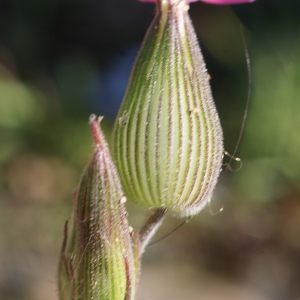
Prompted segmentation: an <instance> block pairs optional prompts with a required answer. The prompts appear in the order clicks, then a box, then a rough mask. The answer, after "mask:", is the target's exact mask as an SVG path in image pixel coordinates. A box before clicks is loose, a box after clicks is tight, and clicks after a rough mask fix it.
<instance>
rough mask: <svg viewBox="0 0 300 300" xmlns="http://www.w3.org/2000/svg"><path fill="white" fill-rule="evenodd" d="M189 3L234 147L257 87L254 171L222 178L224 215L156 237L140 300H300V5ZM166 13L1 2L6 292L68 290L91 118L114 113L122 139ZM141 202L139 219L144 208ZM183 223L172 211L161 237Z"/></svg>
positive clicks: (8, 295) (219, 193) (119, 3)
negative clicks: (125, 111) (63, 266)
mask: <svg viewBox="0 0 300 300" xmlns="http://www.w3.org/2000/svg"><path fill="white" fill-rule="evenodd" d="M190 13H191V17H192V20H193V23H194V25H195V28H196V31H197V34H198V37H199V40H200V44H201V47H202V52H203V54H204V56H205V59H206V62H207V67H208V70H209V74H210V76H211V85H212V89H213V94H214V98H215V101H216V105H217V108H218V111H219V113H220V117H221V121H222V125H223V130H224V134H225V147H226V150H227V151H228V152H229V153H232V152H233V151H234V148H235V145H236V142H237V139H238V133H239V130H240V127H241V123H242V119H243V114H244V107H245V103H246V100H247V93H248V90H249V89H250V90H251V103H250V109H249V114H248V119H247V122H246V126H245V130H244V135H243V138H242V142H241V145H240V147H239V150H238V152H237V155H238V156H239V157H241V158H242V161H243V168H242V169H241V170H240V171H239V172H227V173H225V174H224V175H222V176H221V180H220V183H219V185H218V187H217V189H216V192H215V194H214V197H213V199H212V202H211V209H212V210H213V211H218V210H219V208H220V207H222V205H224V211H223V212H222V213H219V214H217V215H215V216H211V214H210V213H209V209H208V208H206V209H205V210H203V211H202V212H201V213H200V214H199V215H198V216H195V217H194V218H193V219H192V220H190V221H189V222H188V223H187V224H185V225H184V226H182V227H181V228H180V229H178V230H177V231H176V232H175V233H173V234H171V235H170V236H168V237H167V238H165V239H164V240H162V241H160V242H159V243H157V244H155V245H153V246H151V247H149V249H148V251H147V252H146V254H145V258H144V261H143V267H142V277H141V282H140V287H139V293H138V300H166V299H170V300H181V299H189V300H196V299H197V300H198V299H206V300H214V299H215V300H219V299H222V300H224V299H239V300H246V299H249V300H250V299H251V300H256V299H270V300H285V299H288V300H296V299H300V285H299V282H300V202H299V198H300V186H299V181H300V18H299V16H300V2H299V1H296V0H286V1H282V0H256V2H255V3H252V4H246V5H237V6H234V7H229V6H226V7H225V6H213V5H207V4H203V3H193V4H192V5H191V9H190ZM153 16H154V5H153V4H145V3H144V4H142V3H139V2H138V1H137V0H85V1H83V0H44V1H40V0H6V1H5V0H1V1H0V178H1V181H0V300H40V299H43V300H56V299H57V291H56V289H57V288H56V272H57V264H58V256H59V250H60V245H61V240H62V231H63V225H64V222H65V220H66V219H68V218H69V215H70V211H71V206H72V202H73V199H72V190H73V188H74V187H75V186H76V184H77V183H78V180H79V176H80V172H81V170H82V168H83V167H84V166H85V164H86V163H87V162H88V160H89V157H90V153H91V144H92V140H91V136H90V133H89V127H88V117H89V115H90V114H91V113H96V114H98V115H104V116H105V121H104V123H103V124H104V130H105V133H106V134H107V138H108V139H109V135H110V131H111V126H112V123H113V120H114V118H115V116H116V113H117V110H118V107H119V105H120V102H121V100H122V97H123V94H124V91H125V87H126V84H127V80H128V76H129V73H130V69H131V67H132V64H133V61H134V59H135V56H136V53H137V51H138V49H139V46H140V44H141V41H142V39H143V36H144V34H145V31H146V29H147V27H148V25H149V23H150V22H151V19H152V18H153ZM241 28H242V31H243V34H242V33H241ZM243 36H244V39H245V42H246V44H247V46H246V47H247V51H249V54H250V58H251V75H252V83H251V85H250V86H249V82H248V79H249V75H248V71H247V64H246V60H245V52H246V50H245V46H244V45H243ZM226 159H227V160H228V158H225V160H226ZM232 167H233V168H235V167H236V168H237V167H238V165H235V164H234V163H233V165H232ZM129 210H130V220H131V224H132V226H133V227H134V228H137V229H138V228H139V227H140V226H141V224H142V222H143V220H144V218H145V211H143V210H140V209H139V208H137V207H134V206H130V207H129ZM180 222H181V221H180V220H177V219H174V218H171V217H170V218H168V220H167V221H166V223H165V225H164V226H163V227H162V228H161V230H160V232H159V233H158V235H157V238H159V237H160V236H163V235H164V234H166V233H168V232H170V231H171V230H172V229H173V228H174V227H176V226H177V225H178V224H179V223H180Z"/></svg>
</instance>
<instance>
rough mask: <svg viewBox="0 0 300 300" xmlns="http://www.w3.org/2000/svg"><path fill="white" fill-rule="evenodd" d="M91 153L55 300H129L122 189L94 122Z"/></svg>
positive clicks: (131, 267)
mask: <svg viewBox="0 0 300 300" xmlns="http://www.w3.org/2000/svg"><path fill="white" fill-rule="evenodd" d="M91 128H92V132H93V136H94V140H95V147H94V154H93V157H92V159H91V162H90V164H89V165H88V167H87V168H86V170H85V171H84V173H83V176H82V179H81V183H80V185H79V189H78V193H77V195H76V201H75V207H74V219H75V220H76V221H75V222H74V223H73V224H72V225H73V229H72V230H71V234H70V236H68V230H67V228H66V229H65V239H64V243H63V249H62V254H61V261H60V268H59V294H60V300H91V299H93V300H132V299H134V293H135V286H136V270H135V262H134V257H133V252H132V242H131V237H130V230H129V225H128V223H127V213H126V211H125V207H124V202H125V200H126V198H125V197H124V195H123V192H122V189H121V184H120V181H119V177H118V174H117V171H116V169H115V166H114V163H113V162H112V160H111V157H110V154H109V151H108V147H107V144H106V142H105V140H104V137H103V134H102V132H101V131H100V129H99V125H98V123H97V121H96V120H95V118H94V117H92V119H91Z"/></svg>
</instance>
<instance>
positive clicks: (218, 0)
mask: <svg viewBox="0 0 300 300" xmlns="http://www.w3.org/2000/svg"><path fill="white" fill-rule="evenodd" d="M139 1H140V2H156V1H157V0H139ZM197 1H201V2H205V3H209V4H217V5H231V4H242V3H250V2H254V1H255V0H189V2H197Z"/></svg>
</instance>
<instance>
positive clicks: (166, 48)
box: [113, 0, 223, 216]
mask: <svg viewBox="0 0 300 300" xmlns="http://www.w3.org/2000/svg"><path fill="white" fill-rule="evenodd" d="M187 3H188V1H187V0H160V1H158V3H157V12H156V16H155V18H154V21H153V22H152V24H151V26H150V28H149V30H148V32H147V35H146V38H145V40H144V42H143V45H142V48H141V50H140V53H139V55H138V58H137V60H136V62H135V66H134V69H133V71H132V74H131V78H130V82H129V85H128V87H127V91H126V94H125V98H124V100H123V104H122V106H121V108H120V111H119V115H118V118H117V121H116V124H115V128H114V134H113V135H114V137H113V140H114V147H113V149H114V155H115V161H116V165H117V168H118V172H119V175H120V178H121V181H122V185H123V189H124V191H125V193H126V195H127V196H128V199H129V200H132V201H133V202H135V203H137V204H141V205H144V206H148V207H155V208H160V207H162V208H163V207H164V208H166V209H168V210H169V211H171V212H174V213H175V214H177V215H180V216H190V215H192V214H195V213H197V212H198V211H200V210H201V209H202V208H203V207H204V206H205V204H206V203H207V202H208V200H209V199H210V198H211V196H212V192H213V189H214V188H215V186H216V183H217V179H218V176H219V173H220V170H221V165H222V156H223V134H222V129H221V125H220V120H219V117H218V114H217V111H216V108H215V104H214V102H213V99H212V95H211V89H210V85H209V75H208V73H207V70H206V67H205V62H204V60H203V57H202V54H201V51H200V48H199V44H198V41H197V37H196V35H195V32H194V28H193V25H192V24H191V20H190V18H189V16H188V12H187V11H188V4H187Z"/></svg>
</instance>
